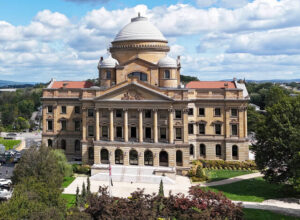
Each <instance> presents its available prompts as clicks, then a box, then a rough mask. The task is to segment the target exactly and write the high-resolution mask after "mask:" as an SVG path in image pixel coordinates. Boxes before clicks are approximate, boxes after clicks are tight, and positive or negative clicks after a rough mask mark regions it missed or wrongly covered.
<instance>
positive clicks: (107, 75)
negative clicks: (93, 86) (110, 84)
mask: <svg viewBox="0 0 300 220" xmlns="http://www.w3.org/2000/svg"><path fill="white" fill-rule="evenodd" d="M110 78H111V72H110V71H109V70H106V79H110Z"/></svg>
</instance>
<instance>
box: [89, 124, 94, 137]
mask: <svg viewBox="0 0 300 220" xmlns="http://www.w3.org/2000/svg"><path fill="white" fill-rule="evenodd" d="M88 136H89V137H93V136H94V126H93V125H89V126H88Z"/></svg>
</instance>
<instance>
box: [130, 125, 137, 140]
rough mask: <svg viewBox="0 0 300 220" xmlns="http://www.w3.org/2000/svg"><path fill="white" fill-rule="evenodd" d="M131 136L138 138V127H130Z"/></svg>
mask: <svg viewBox="0 0 300 220" xmlns="http://www.w3.org/2000/svg"><path fill="white" fill-rule="evenodd" d="M130 134H131V138H136V127H131V128H130Z"/></svg>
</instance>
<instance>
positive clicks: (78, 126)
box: [74, 120, 80, 131]
mask: <svg viewBox="0 0 300 220" xmlns="http://www.w3.org/2000/svg"><path fill="white" fill-rule="evenodd" d="M74 123H75V131H80V121H79V120H76V121H74Z"/></svg>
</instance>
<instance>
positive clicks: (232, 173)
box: [206, 170, 254, 182]
mask: <svg viewBox="0 0 300 220" xmlns="http://www.w3.org/2000/svg"><path fill="white" fill-rule="evenodd" d="M250 173H254V171H248V170H207V171H206V174H207V176H208V178H209V180H208V181H207V182H214V181H219V180H224V179H229V178H232V177H236V176H241V175H245V174H250Z"/></svg>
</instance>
